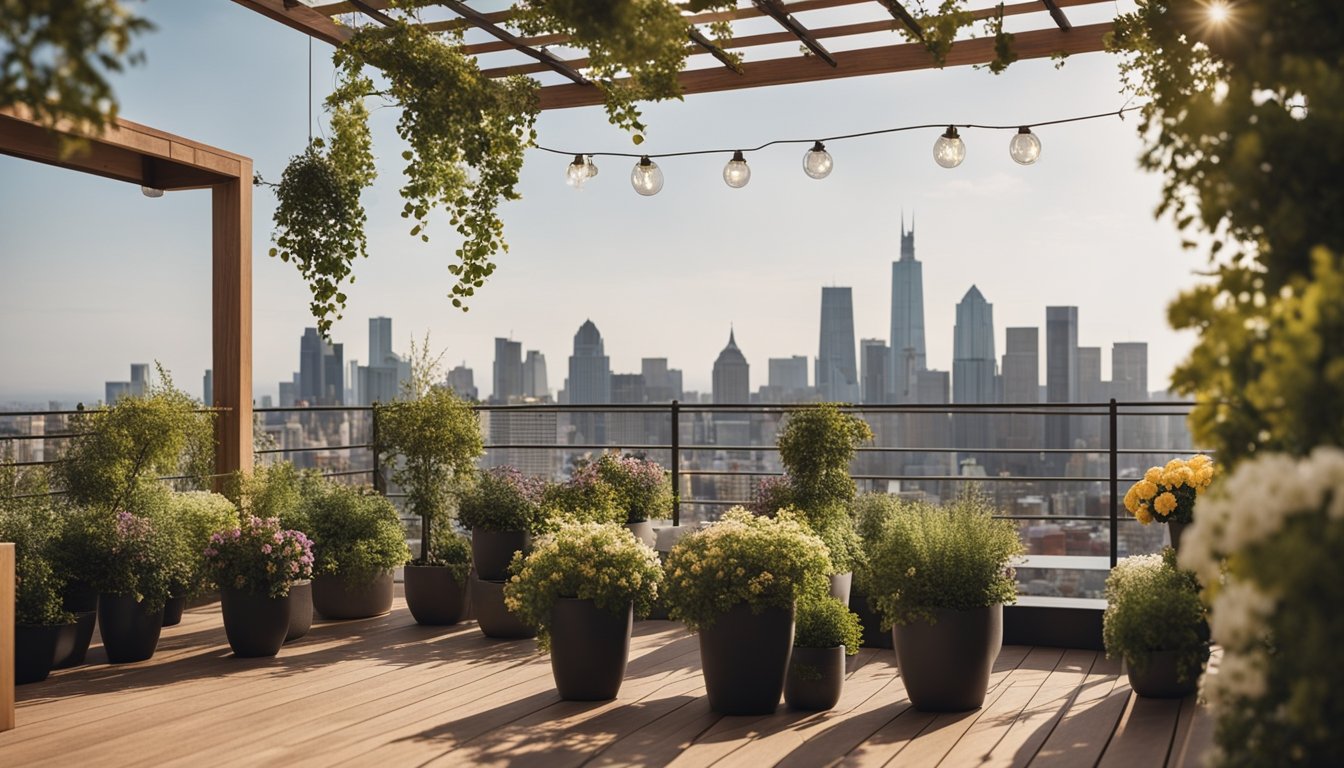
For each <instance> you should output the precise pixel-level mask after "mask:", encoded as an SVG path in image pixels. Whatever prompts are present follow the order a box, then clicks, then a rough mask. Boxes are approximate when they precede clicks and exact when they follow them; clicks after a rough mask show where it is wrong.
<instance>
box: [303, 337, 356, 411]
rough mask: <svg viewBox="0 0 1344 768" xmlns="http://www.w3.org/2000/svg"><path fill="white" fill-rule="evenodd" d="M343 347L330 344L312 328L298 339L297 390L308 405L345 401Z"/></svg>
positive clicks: (338, 403) (336, 403)
mask: <svg viewBox="0 0 1344 768" xmlns="http://www.w3.org/2000/svg"><path fill="white" fill-rule="evenodd" d="M344 359H345V346H344V345H343V344H331V343H330V342H328V341H327V340H326V339H323V338H322V337H321V335H319V334H318V332H317V329H316V328H305V329H303V337H302V338H301V339H299V391H298V393H297V396H298V398H299V399H300V400H304V401H306V402H307V403H308V404H309V405H342V404H343V401H344V399H345V363H344Z"/></svg>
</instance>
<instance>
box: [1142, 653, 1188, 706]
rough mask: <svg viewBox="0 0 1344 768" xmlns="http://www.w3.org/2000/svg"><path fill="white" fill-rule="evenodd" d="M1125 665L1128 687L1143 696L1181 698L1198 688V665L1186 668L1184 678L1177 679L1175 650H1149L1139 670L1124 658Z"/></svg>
mask: <svg viewBox="0 0 1344 768" xmlns="http://www.w3.org/2000/svg"><path fill="white" fill-rule="evenodd" d="M1125 667H1126V668H1127V669H1128V672H1129V687H1130V688H1133V689H1134V692H1135V693H1137V694H1138V695H1140V696H1143V697H1145V698H1149V699H1183V698H1185V697H1186V696H1189V695H1191V694H1192V693H1194V692H1195V690H1196V689H1198V688H1199V673H1200V671H1201V670H1200V668H1199V667H1195V668H1194V669H1188V670H1186V671H1185V672H1186V674H1185V680H1183V681H1178V680H1177V663H1176V652H1175V651H1151V652H1149V654H1148V663H1147V664H1145V665H1144V666H1143V671H1141V672H1140V671H1138V670H1136V669H1135V668H1134V665H1133V664H1131V663H1130V662H1129V659H1125Z"/></svg>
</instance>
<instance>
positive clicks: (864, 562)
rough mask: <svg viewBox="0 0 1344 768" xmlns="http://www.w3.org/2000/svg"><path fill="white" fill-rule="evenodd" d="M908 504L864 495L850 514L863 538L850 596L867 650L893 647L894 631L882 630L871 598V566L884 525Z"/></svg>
mask: <svg viewBox="0 0 1344 768" xmlns="http://www.w3.org/2000/svg"><path fill="white" fill-rule="evenodd" d="M906 503H907V502H903V501H901V500H900V498H898V497H896V496H892V495H891V494H887V493H861V494H859V495H858V496H856V497H855V498H854V502H853V504H852V505H851V512H850V514H851V516H852V517H853V518H854V530H855V533H856V534H857V536H858V539H859V556H858V557H857V558H856V565H855V568H854V582H853V589H851V590H850V593H849V608H850V610H852V611H854V612H855V613H857V614H858V616H859V623H860V624H861V625H862V626H863V645H864V647H867V648H890V647H891V632H884V631H882V618H881V616H880V615H879V614H878V612H877V609H876V607H875V606H874V605H873V604H872V600H871V598H870V597H869V596H870V595H871V594H872V593H873V570H872V567H871V566H870V564H869V563H870V560H871V558H872V552H873V545H874V544H875V543H876V542H877V541H878V540H879V539H880V538H881V534H882V526H884V525H886V521H887V520H888V519H889V518H890V517H891V516H892V515H895V514H897V513H898V512H899V511H900V510H901V508H902V507H903V506H904V505H905V504H906Z"/></svg>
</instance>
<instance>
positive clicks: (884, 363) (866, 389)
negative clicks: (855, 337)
mask: <svg viewBox="0 0 1344 768" xmlns="http://www.w3.org/2000/svg"><path fill="white" fill-rule="evenodd" d="M890 366H891V348H890V347H888V346H887V342H886V341H884V340H883V339H862V340H861V341H859V384H860V394H861V396H862V397H863V402H865V403H885V402H886V401H887V392H888V390H889V389H890V387H888V386H887V369H888V368H889V367H890Z"/></svg>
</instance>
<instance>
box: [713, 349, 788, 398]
mask: <svg viewBox="0 0 1344 768" xmlns="http://www.w3.org/2000/svg"><path fill="white" fill-rule="evenodd" d="M803 365H804V366H806V365H807V360H806V358H804V359H803ZM804 371H806V368H804ZM750 397H751V366H749V365H748V364H747V358H746V356H745V355H743V354H742V350H740V349H738V348H737V339H736V338H735V336H734V333H733V331H731V330H730V331H729V332H728V346H726V347H724V348H723V351H722V352H720V353H719V357H718V359H716V360H715V361H714V402H715V403H730V404H733V405H736V404H738V403H746V402H749V401H750Z"/></svg>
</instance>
